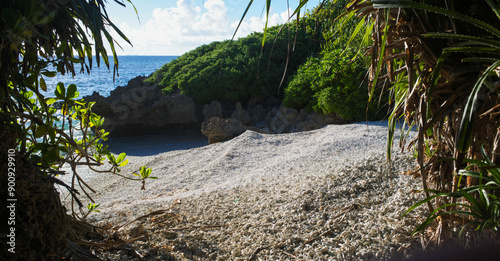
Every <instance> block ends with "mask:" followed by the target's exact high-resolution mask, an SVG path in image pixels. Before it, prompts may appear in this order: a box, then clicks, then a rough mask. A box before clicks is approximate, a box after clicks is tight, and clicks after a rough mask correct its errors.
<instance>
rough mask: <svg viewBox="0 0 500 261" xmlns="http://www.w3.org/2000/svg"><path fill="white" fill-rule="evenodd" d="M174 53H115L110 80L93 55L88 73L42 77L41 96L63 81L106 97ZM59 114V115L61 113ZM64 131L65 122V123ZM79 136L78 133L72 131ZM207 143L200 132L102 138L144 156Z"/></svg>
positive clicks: (120, 149)
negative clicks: (116, 65)
mask: <svg viewBox="0 0 500 261" xmlns="http://www.w3.org/2000/svg"><path fill="white" fill-rule="evenodd" d="M176 57H177V56H119V57H118V61H119V68H118V73H119V76H116V78H115V81H114V82H113V67H112V65H110V69H109V70H108V68H107V67H106V66H105V65H104V64H103V63H102V60H101V66H100V67H97V66H96V61H95V57H94V61H93V63H94V64H93V67H92V70H91V72H90V74H88V73H77V74H76V75H75V77H73V76H71V75H70V74H67V75H57V76H55V77H52V78H45V77H44V79H45V82H46V83H47V92H45V93H44V95H45V97H47V98H50V97H55V95H54V91H55V89H56V86H57V84H58V83H59V82H62V83H64V86H66V87H67V86H68V85H70V84H75V85H76V86H77V90H78V92H79V93H80V97H79V98H83V97H85V96H88V95H91V94H92V93H93V92H99V94H101V95H102V96H104V97H108V96H109V95H110V92H111V91H113V90H114V89H116V87H118V86H126V85H127V83H128V81H130V80H131V79H133V78H135V77H137V76H149V75H151V74H152V73H153V72H155V71H156V70H158V69H160V68H161V67H162V66H163V65H164V64H166V63H169V62H171V61H172V60H174V59H175V58H176ZM79 69H80V68H79V65H75V70H79ZM61 116H62V115H61ZM61 124H62V122H58V124H57V125H58V127H61ZM65 127H66V128H65V129H66V131H67V126H65ZM76 137H78V138H80V135H78V134H76ZM207 144H208V141H207V139H206V137H204V136H203V135H201V134H199V135H187V134H186V135H182V134H178V135H172V134H169V135H147V136H141V137H122V138H115V139H111V140H109V141H108V142H106V145H109V149H110V150H111V151H112V152H113V153H116V154H118V153H121V152H126V153H127V155H130V156H147V155H155V154H158V153H161V152H166V151H171V150H179V149H189V148H195V147H200V146H205V145H207Z"/></svg>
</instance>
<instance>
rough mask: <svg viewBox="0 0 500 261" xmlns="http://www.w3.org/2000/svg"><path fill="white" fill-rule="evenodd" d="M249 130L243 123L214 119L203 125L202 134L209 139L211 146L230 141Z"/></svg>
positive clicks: (233, 120) (229, 119)
mask: <svg viewBox="0 0 500 261" xmlns="http://www.w3.org/2000/svg"><path fill="white" fill-rule="evenodd" d="M247 129H248V128H247V127H246V126H245V125H243V124H241V122H239V121H238V120H235V119H231V118H228V119H222V118H218V117H213V118H210V119H209V120H208V121H205V122H203V124H202V125H201V133H203V135H205V136H207V137H208V143H209V144H213V143H217V142H222V141H226V140H230V139H232V138H234V137H236V136H238V135H240V134H242V133H243V132H245V131H247Z"/></svg>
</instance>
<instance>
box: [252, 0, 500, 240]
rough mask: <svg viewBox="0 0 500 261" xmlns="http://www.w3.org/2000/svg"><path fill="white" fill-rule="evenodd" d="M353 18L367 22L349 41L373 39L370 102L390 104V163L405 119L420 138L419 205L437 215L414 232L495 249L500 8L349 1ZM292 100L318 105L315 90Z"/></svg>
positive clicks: (493, 3)
mask: <svg viewBox="0 0 500 261" xmlns="http://www.w3.org/2000/svg"><path fill="white" fill-rule="evenodd" d="M271 2H272V1H267V2H266V6H267V10H269V6H270V5H271ZM307 2H309V1H307V0H306V1H301V2H300V4H299V6H297V8H296V11H295V13H300V12H299V11H300V9H301V8H302V7H303V6H304V5H305V4H306V3H307ZM324 2H325V1H324ZM330 2H338V1H335V0H333V1H330ZM252 3H253V1H249V6H250V5H251V4H252ZM347 8H348V12H346V13H345V14H344V17H347V19H348V20H351V21H354V20H352V19H357V18H356V17H361V18H362V20H361V21H360V22H359V23H358V25H357V26H356V27H355V30H353V31H352V32H351V35H352V37H351V39H355V38H356V37H362V39H363V40H362V41H363V42H366V40H367V39H368V37H371V38H372V41H371V44H370V47H369V48H368V49H367V52H366V53H367V54H368V56H369V60H368V61H369V66H368V69H369V71H368V75H369V79H368V80H369V82H368V92H369V94H370V99H371V100H374V98H375V97H377V96H378V95H379V94H380V93H388V94H389V97H388V98H389V101H390V105H391V114H390V117H389V134H388V138H389V142H388V150H387V152H388V153H387V154H388V158H389V159H390V157H391V149H390V148H391V147H392V143H393V139H394V132H395V128H396V122H397V121H398V119H403V120H404V122H405V124H406V125H407V126H416V127H417V128H418V135H417V138H416V139H415V140H414V141H412V142H410V144H416V152H417V161H418V163H419V165H420V171H419V172H420V175H421V177H422V186H423V188H424V189H423V192H424V193H425V195H426V198H427V199H426V200H424V201H422V202H420V203H419V204H417V205H418V206H420V205H422V204H423V203H426V204H427V206H428V208H429V211H430V213H431V214H430V216H429V217H428V219H427V220H426V221H425V222H424V224H422V225H421V226H419V227H418V228H417V231H423V230H424V229H425V227H426V226H427V225H430V224H431V223H430V222H431V221H433V220H439V226H442V227H443V228H448V227H450V226H451V227H453V226H457V225H458V226H460V225H463V224H467V225H465V227H469V226H471V225H475V230H476V231H479V232H483V230H484V229H489V231H490V232H492V233H493V237H492V238H493V239H494V240H495V241H496V242H498V239H499V232H498V227H499V226H498V224H499V223H498V222H499V219H498V217H499V216H500V212H499V211H500V210H499V208H498V204H499V202H498V197H499V194H498V187H497V185H498V184H497V183H498V182H497V177H496V176H497V175H496V173H497V171H498V166H499V163H500V162H499V159H498V154H499V152H500V151H499V148H500V146H499V145H500V140H499V139H498V137H499V136H500V118H499V115H500V114H499V113H498V107H499V106H498V96H499V89H500V88H499V86H500V77H499V76H498V75H499V74H498V69H499V68H500V56H499V50H500V49H499V48H500V31H499V30H498V28H499V26H500V2H499V1H497V0H481V1H474V2H471V1H462V0H461V1H456V0H445V1H442V0H413V1H386V0H371V1H369V0H351V1H349V4H348V6H347ZM332 28H333V27H332ZM333 51H334V52H335V50H333ZM320 64H321V63H317V64H316V65H315V66H316V68H317V71H318V70H320ZM312 67H313V69H310V70H311V71H314V66H312ZM318 75H319V74H318ZM310 80H312V77H311V78H310ZM306 81H307V80H303V82H306ZM296 89H297V88H296ZM294 91H295V92H296V93H297V94H296V96H299V95H301V94H303V95H306V96H308V97H313V98H314V97H315V94H314V93H313V92H312V88H310V89H306V90H304V91H302V93H300V92H298V91H297V90H294ZM316 96H317V95H316ZM296 100H297V102H299V103H302V104H304V103H305V102H306V99H303V100H300V99H296ZM308 104H309V103H308ZM309 106H311V107H314V106H316V107H321V106H318V105H317V104H315V101H312V102H311V104H310V105H309ZM404 137H405V135H403V138H404ZM400 144H403V146H404V144H405V143H404V141H403V142H402V143H400ZM485 164H487V165H488V166H486V165H485ZM474 168H475V169H477V171H475V172H470V171H473V170H471V169H474ZM464 169H467V170H465V171H464ZM462 179H466V180H467V182H461V181H462ZM430 193H433V194H435V195H434V196H431V195H430ZM436 193H437V194H436ZM412 209H413V208H412ZM456 215H459V216H460V218H457V217H456ZM462 215H465V218H463V216H462ZM438 216H439V217H440V219H436V217H438ZM440 231H442V230H440ZM434 238H436V239H438V238H440V236H439V235H436V236H435V237H434ZM438 243H439V242H438Z"/></svg>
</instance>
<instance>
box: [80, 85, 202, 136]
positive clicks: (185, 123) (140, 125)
mask: <svg viewBox="0 0 500 261" xmlns="http://www.w3.org/2000/svg"><path fill="white" fill-rule="evenodd" d="M143 80H144V77H137V78H135V79H133V80H131V81H129V83H128V85H127V86H125V87H118V88H116V90H114V91H112V92H111V95H110V96H109V97H107V98H105V97H102V96H101V95H99V94H98V93H96V92H94V93H93V94H92V95H91V96H88V97H86V98H85V99H86V100H87V101H95V102H96V104H95V106H94V107H93V111H94V112H95V113H96V114H99V115H101V116H104V117H105V118H106V120H105V126H104V128H105V129H106V130H107V131H109V132H110V137H119V136H133V135H144V134H156V133H167V132H170V131H179V130H182V131H185V130H190V131H193V132H198V133H199V128H200V125H201V124H200V121H199V120H198V119H197V118H196V104H195V103H194V102H193V100H192V99H191V98H189V97H187V96H185V95H181V94H175V95H169V96H167V95H164V94H163V93H162V92H161V90H160V89H159V88H157V87H156V86H150V85H144V84H143Z"/></svg>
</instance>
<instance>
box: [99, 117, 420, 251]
mask: <svg viewBox="0 0 500 261" xmlns="http://www.w3.org/2000/svg"><path fill="white" fill-rule="evenodd" d="M386 124H387V123H386V122H381V123H359V124H348V125H330V126H327V127H325V128H322V129H319V130H315V131H309V132H301V133H291V134H280V135H267V134H260V133H256V132H252V131H247V132H245V133H244V134H242V135H240V136H239V137H237V138H235V139H233V140H231V141H228V142H223V143H217V144H212V145H209V146H205V147H201V148H195V149H190V150H182V151H171V152H167V153H162V154H158V155H155V156H148V157H131V158H130V161H131V162H133V163H132V164H130V166H128V167H127V168H126V169H125V170H124V171H123V172H124V173H125V174H127V173H129V172H130V171H132V170H136V169H137V168H138V166H141V165H147V166H148V167H151V168H152V169H153V175H154V176H157V177H158V179H157V180H151V181H150V182H148V183H147V185H146V190H145V191H141V190H140V187H141V184H140V183H138V182H133V181H128V180H123V179H119V178H115V177H110V176H109V175H106V176H100V177H97V178H93V179H92V180H91V181H90V183H91V184H92V185H93V186H94V188H96V189H97V190H98V191H100V192H99V194H98V195H96V197H95V199H96V201H97V202H99V203H101V207H100V209H101V211H102V213H101V214H92V215H91V220H94V221H96V222H99V221H100V220H107V221H111V222H113V223H119V222H125V221H130V220H133V219H134V218H136V217H138V216H140V215H143V214H147V213H149V212H152V211H155V210H158V209H167V208H169V207H170V206H171V205H172V204H173V203H174V202H176V200H177V199H181V200H180V202H182V203H181V204H178V205H176V206H175V207H173V208H171V211H172V213H176V215H177V218H175V222H174V223H169V225H166V223H164V224H163V225H162V226H158V225H155V226H153V225H151V224H150V225H148V223H147V222H146V223H144V224H131V225H130V227H132V228H134V229H136V230H137V228H138V227H139V228H140V229H139V230H140V231H145V232H154V233H153V235H151V236H149V237H148V238H147V240H146V239H144V241H139V242H138V243H136V245H135V246H136V247H137V248H139V249H140V250H138V252H137V253H142V254H139V255H140V256H142V258H148V257H149V258H151V259H154V258H166V257H167V256H171V257H175V258H181V259H218V260H238V259H241V260H247V259H249V258H254V259H272V260H280V259H294V258H299V259H309V260H310V259H371V258H377V259H385V258H389V257H390V256H393V255H394V254H398V255H401V256H402V255H404V251H405V250H406V249H407V248H408V246H409V245H410V243H411V242H413V241H414V240H415V238H412V237H409V233H410V232H411V229H412V228H413V227H412V226H409V224H411V223H415V222H416V221H415V220H414V219H411V218H410V219H403V220H401V219H400V216H401V214H402V213H403V212H404V211H405V210H406V209H408V207H409V206H411V205H412V204H413V203H414V202H416V200H417V199H418V198H419V197H420V195H415V194H413V193H411V191H412V190H414V189H418V188H419V182H418V180H415V179H414V178H413V177H411V176H408V175H402V174H401V173H402V172H404V171H407V170H411V169H413V168H414V165H413V162H414V160H413V159H411V158H409V157H408V156H405V155H399V154H396V155H395V158H394V161H393V162H392V164H391V165H389V164H387V162H386V160H385V157H386V156H385V150H386V136H387V127H386V126H387V125H386ZM189 228H191V229H189ZM162 246H163V247H162ZM137 253H135V254H130V253H127V252H126V251H125V252H124V251H120V252H119V253H118V252H117V253H116V255H119V256H120V258H124V259H129V258H130V259H131V258H133V257H134V255H136V257H137V255H138V254H137ZM110 257H111V258H113V259H114V258H118V257H117V256H110Z"/></svg>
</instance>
